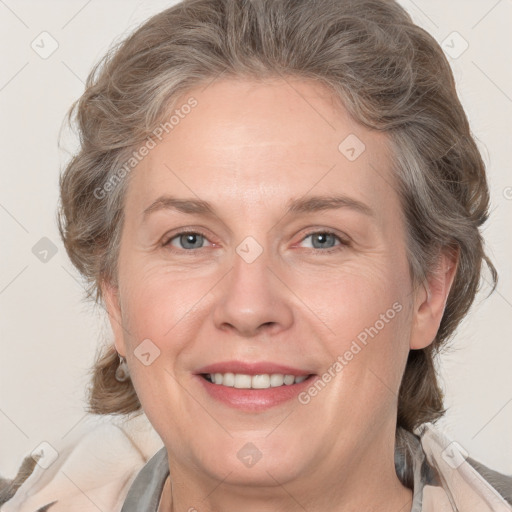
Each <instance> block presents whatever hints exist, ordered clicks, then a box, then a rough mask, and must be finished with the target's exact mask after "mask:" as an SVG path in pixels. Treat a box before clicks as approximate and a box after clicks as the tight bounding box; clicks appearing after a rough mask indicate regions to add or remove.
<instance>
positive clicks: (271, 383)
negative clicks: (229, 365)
mask: <svg viewBox="0 0 512 512" xmlns="http://www.w3.org/2000/svg"><path fill="white" fill-rule="evenodd" d="M203 377H204V378H205V379H206V380H208V381H209V382H211V383H212V384H217V385H218V386H226V387H230V388H236V389H268V388H277V387H281V386H291V385H293V384H300V383H301V382H304V381H305V380H306V379H307V378H308V375H290V374H283V373H272V374H268V373H266V374H260V375H248V374H244V373H230V372H227V373H207V374H203Z"/></svg>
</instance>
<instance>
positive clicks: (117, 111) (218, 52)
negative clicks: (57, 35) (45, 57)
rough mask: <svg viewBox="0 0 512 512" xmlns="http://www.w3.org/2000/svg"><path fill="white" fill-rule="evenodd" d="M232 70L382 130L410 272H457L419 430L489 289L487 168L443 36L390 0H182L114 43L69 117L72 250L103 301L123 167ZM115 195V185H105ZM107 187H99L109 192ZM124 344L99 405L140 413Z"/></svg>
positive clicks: (418, 377)
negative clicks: (286, 85)
mask: <svg viewBox="0 0 512 512" xmlns="http://www.w3.org/2000/svg"><path fill="white" fill-rule="evenodd" d="M221 75H222V76H223V78H230V77H231V78H233V79H240V78H242V79H243V78H248V79H252V80H263V79H265V78H285V77H293V78H299V79H304V80H315V81H316V82H318V83H320V84H324V85H326V86H327V87H329V88H330V90H331V91H332V92H333V94H334V97H335V98H338V99H339V100H340V102H341V104H343V105H344V106H345V108H346V109H347V110H348V111H349V113H350V114H351V115H352V117H353V118H354V119H355V120H356V121H357V122H359V123H361V124H362V125H364V126H366V127H368V128H371V129H374V130H379V131H381V132H385V133H386V135H387V137H388V140H389V146H390V149H391V151H392V155H393V161H394V173H395V175H396V182H397V183H398V193H399V195H400V200H401V204H402V208H403V212H404V216H405V219H406V229H407V233H406V236H407V248H408V249H407V250H408V261H409V267H410V273H411V277H412V279H413V282H414V283H422V282H424V281H425V279H426V277H427V276H428V275H429V274H430V273H431V272H433V271H434V267H435V263H436V260H437V257H438V255H439V253H440V251H441V250H444V249H448V248H449V249H456V250H457V251H458V257H459V260H458V266H457V270H456V275H455V279H454V282H453V285H452V288H451V291H450V294H449V296H448V300H447V303H446V308H445V312H444V315H443V317H442V321H441V324H440V327H439V331H438V332H437V335H436V338H435V340H434V342H433V343H432V344H431V345H430V346H428V347H427V348H425V349H422V350H412V351H411V352H410V354H409V358H408V361H407V365H406V368H405V372H404V375H403V380H402V384H401V387H400V392H399V398H398V420H397V424H398V427H402V428H404V429H406V430H409V431H412V430H413V429H414V428H415V427H417V426H418V425H420V424H421V423H424V422H426V421H435V420H436V419H437V418H439V417H440V416H441V415H442V414H443V413H444V409H443V395H442V391H441V389H440V386H439V384H438V380H437V376H436V370H435V356H436V354H437V353H438V352H439V349H440V348H441V347H442V346H443V345H444V344H445V343H446V342H447V340H448V339H449V338H450V337H451V336H452V335H453V333H454V331H455V329H456V327H457V325H458V324H459V322H460V321H461V320H462V318H463V317H464V316H465V315H466V313H467V312H468V310H469V308H470V306H471V304H472V302H473V300H474V297H475V294H476V292H477V291H478V289H479V286H480V278H481V270H482V266H483V263H485V264H487V266H488V269H489V270H490V273H491V279H492V282H493V284H494V287H493V290H494V288H495V287H496V283H497V272H496V269H495V268H494V266H493V264H492V262H491V261H490V259H489V258H488V256H487V255H486V253H485V250H484V243H483V239H482V236H481V233H480V227H481V226H482V224H483V223H484V222H485V221H486V220H487V218H488V207H489V191H488V185H487V181H486V175H485V166H484V163H483V161H482V158H481V155H480V153H479V151H478V148H477V146H476V143H475V141H474V139H473V137H472V135H471V132H470V127H469V124H468V120H467V118H466V115H465V112H464V110H463V108H462V105H461V103H460V101H459V99H458V96H457V92H456V87H455V82H454V79H453V75H452V72H451V69H450V66H449V64H448V62H447V59H446V58H445V56H444V54H443V51H442V50H441V48H440V46H439V45H438V43H437V42H436V41H435V39H434V38H433V37H432V36H430V35H429V34H428V33H427V32H425V31H424V30H423V29H421V28H420V27H418V26H417V25H415V24H414V23H413V22H412V20H411V18H410V17H409V15H408V14H407V12H406V11H405V10H404V9H403V8H402V7H400V6H399V5H398V4H397V3H396V2H394V1H391V0H250V1H249V0H185V1H182V2H180V3H178V4H177V5H174V6H173V7H171V8H169V9H167V10H165V11H163V12H161V13H159V14H157V15H155V16H153V17H152V18H150V19H149V20H148V21H146V22H145V23H143V24H142V25H141V26H140V27H139V28H137V29H136V30H135V31H134V32H133V33H132V34H131V35H129V36H128V37H126V38H125V39H123V40H122V41H120V42H118V43H117V44H115V45H114V46H113V47H112V48H111V49H110V50H109V51H108V52H107V54H106V55H105V56H104V57H103V58H102V59H101V60H100V61H99V62H98V63H97V64H96V65H95V66H94V68H93V69H92V71H91V72H90V74H89V76H88V78H87V82H86V87H85V92H84V93H83V95H82V96H81V97H80V98H79V99H78V100H77V101H76V102H75V103H74V104H73V106H72V107H71V109H70V111H69V112H68V116H67V120H68V122H69V123H71V124H74V125H76V127H77V130H78V133H79V137H80V149H79V151H78V153H77V154H76V155H75V156H74V157H73V158H72V159H71V160H70V162H69V163H68V165H67V167H66V168H65V169H64V171H63V173H62V174H61V177H60V194H61V196H60V197H61V203H60V205H59V212H58V225H59V230H60V234H61V237H62V240H63V242H64V245H65V247H66V250H67V253H68V255H69V257H70V259H71V261H72V262H73V264H74V265H75V266H76V268H77V269H78V271H79V272H80V273H81V274H82V275H83V276H84V277H85V279H86V281H87V296H88V298H90V299H94V300H95V301H96V302H97V303H101V302H102V300H103V298H102V296H101V289H100V286H99V284H100V282H101V281H102V280H106V281H110V282H112V283H116V282H117V277H116V276H117V267H116V263H117V257H118V252H119V241H120V235H121V229H122V224H123V198H124V195H125V191H126V187H127V186H128V183H129V181H130V180H129V177H130V175H129V173H128V172H126V169H125V172H124V174H126V177H125V178H123V179H121V180H119V179H118V177H119V172H120V169H122V166H123V164H124V163H125V162H127V161H128V160H129V159H130V158H131V157H132V156H133V153H134V150H137V148H140V147H141V145H142V144H143V143H144V141H147V140H148V137H150V136H151V133H152V132H153V131H154V129H155V127H157V126H159V125H160V124H161V123H163V122H165V121H166V119H167V117H168V115H169V112H170V111H171V110H172V109H173V108H174V107H176V101H177V100H178V98H180V97H183V95H184V94H186V92H187V91H189V90H190V89H191V88H193V87H196V86H198V85H200V84H205V83H208V82H211V81H212V80H214V79H216V78H218V77H219V76H221ZM106 190H107V191H108V193H104V192H105V191H106ZM98 191H100V192H98ZM117 365H118V356H117V353H116V351H115V348H114V346H113V345H110V346H108V347H107V350H106V351H104V352H102V353H99V354H98V356H97V361H96V362H95V366H94V368H93V370H92V373H93V376H92V385H91V388H90V390H89V411H90V412H93V413H96V414H112V413H123V414H125V413H131V412H135V411H140V409H141V404H140V402H139V400H138V398H137V395H136V393H135V390H134V388H133V386H132V384H131V382H130V381H129V380H128V381H126V382H118V381H117V380H116V379H115V369H116V367H117Z"/></svg>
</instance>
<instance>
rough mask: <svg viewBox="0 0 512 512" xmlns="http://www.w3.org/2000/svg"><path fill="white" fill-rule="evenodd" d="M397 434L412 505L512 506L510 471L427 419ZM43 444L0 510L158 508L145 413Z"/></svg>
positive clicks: (497, 510)
mask: <svg viewBox="0 0 512 512" xmlns="http://www.w3.org/2000/svg"><path fill="white" fill-rule="evenodd" d="M401 439H402V442H401V443H400V445H401V446H402V447H403V449H401V450H399V449H398V448H397V452H396V458H395V462H396V467H397V473H398V475H399V476H400V478H401V479H402V481H404V482H406V481H409V482H410V484H411V485H412V487H413V491H414V496H415V497H414V505H413V508H412V511H411V512H512V506H511V505H510V503H512V477H507V476H505V475H501V474H500V473H497V472H494V471H492V470H490V469H488V468H486V467H485V466H483V465H481V464H479V463H478V462H476V461H474V460H472V459H470V458H468V457H467V456H466V455H465V454H464V453H463V450H461V448H460V447H459V446H458V445H457V443H453V442H452V441H451V440H450V439H448V438H447V437H446V436H445V435H444V434H443V433H442V432H441V431H440V430H438V429H437V428H436V427H434V426H433V425H432V424H425V425H422V426H421V427H420V428H419V429H418V430H417V431H416V435H413V434H411V433H408V432H405V431H402V432H401ZM54 450H55V451H54ZM42 451H43V452H44V453H41V452H39V453H33V454H31V455H29V456H27V457H26V458H25V459H24V461H23V463H22V465H21V467H20V470H19V472H18V475H17V476H16V477H15V478H14V479H13V480H6V479H3V480H2V479H1V478H0V511H1V512H47V511H48V512H74V511H80V512H89V511H90V512H97V511H98V510H102V511H104V512H107V511H112V512H120V511H121V509H123V512H127V511H132V510H134V511H135V510H136V511H137V512H156V510H157V507H156V506H155V505H148V503H150V502H151V503H153V504H154V503H155V501H156V502H158V498H159V496H160V494H159V493H160V488H161V486H160V487H159V486H158V482H163V480H164V479H165V478H166V475H167V474H168V467H167V462H166V453H165V449H163V444H162V441H161V439H160V438H159V436H158V435H157V434H156V432H155V431H154V430H153V428H152V427H151V425H150V423H149V421H148V420H147V418H146V416H144V415H140V416H135V417H132V418H130V419H128V420H122V419H115V418H112V417H110V418H105V419H104V420H102V421H101V422H99V423H98V421H97V420H95V421H89V422H85V424H84V425H82V426H81V427H80V428H79V429H77V430H76V432H75V433H74V435H73V436H72V437H71V438H70V439H68V440H66V443H63V444H59V443H52V446H50V445H43V446H42ZM150 459H151V460H150ZM136 478H137V481H135V480H136ZM141 484H142V486H143V488H144V489H145V490H146V491H147V492H145V493H144V494H146V495H148V496H151V495H152V499H151V500H150V501H148V502H145V501H144V500H143V499H141V498H140V495H141V493H139V492H138V491H137V489H138V488H139V489H140V486H141ZM137 486H138V487H137ZM130 488H132V492H131V494H129V491H130ZM507 500H508V501H507ZM125 501H126V503H125ZM124 503H125V506H124V507H123V504H124Z"/></svg>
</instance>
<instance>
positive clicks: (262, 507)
mask: <svg viewBox="0 0 512 512" xmlns="http://www.w3.org/2000/svg"><path fill="white" fill-rule="evenodd" d="M394 441H395V440H394V431H393V436H392V439H389V436H388V439H383V438H382V436H378V437H377V438H376V439H374V442H373V443H368V444H367V445H365V447H364V449H363V450H359V451H357V453H356V452H354V453H352V454H351V456H350V460H346V461H344V462H343V463H341V464H340V463H339V460H328V461H323V462H322V464H321V465H318V466H317V467H314V468H309V469H308V471H307V473H306V474H305V475H304V476H303V477H301V478H297V479H295V480H294V481H291V480H290V481H288V482H278V481H276V480H275V479H274V480H272V478H271V477H270V476H269V483H268V485H267V486H261V485H258V486H250V485H244V486H242V485H239V484H232V483H229V475H228V477H227V478H226V479H225V480H223V481H214V480H213V479H211V478H208V477H206V478H201V477H200V476H199V477H198V474H197V472H195V471H188V470H187V468H185V467H181V466H176V465H175V464H174V466H171V465H169V467H172V468H173V471H172V472H171V474H172V476H171V477H170V478H169V479H168V480H167V481H166V483H165V486H164V490H163V493H162V497H161V501H160V503H161V505H160V507H159V509H158V512H213V511H218V510H222V511H223V512H238V511H239V510H244V511H246V512H267V511H268V512H271V511H272V512H273V511H275V510H281V511H283V512H304V510H307V511H308V512H324V511H325V510H330V511H333V512H356V511H357V512H359V511H360V510H366V511H379V512H409V511H410V510H411V507H412V497H413V493H412V491H411V490H410V489H408V488H406V487H404V486H403V485H402V483H401V482H400V480H399V478H398V477H397V475H396V471H395V466H394ZM390 448H391V449H390Z"/></svg>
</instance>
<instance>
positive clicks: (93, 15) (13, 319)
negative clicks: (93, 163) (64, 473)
mask: <svg viewBox="0 0 512 512" xmlns="http://www.w3.org/2000/svg"><path fill="white" fill-rule="evenodd" d="M172 4H173V2H170V1H162V0H158V1H155V0H152V1H141V0H123V1H112V0H110V1H105V0H101V1H100V0H90V1H85V0H80V1H78V0H72V1H70V0H67V1H64V0H62V1H49V0H47V1H41V0H31V1H23V0H18V1H15V0H0V30H1V33H2V40H3V44H2V51H1V53H2V66H1V68H0V109H1V113H2V116H1V124H0V126H1V133H0V140H1V144H2V145H1V147H2V152H1V176H2V182H1V183H2V186H1V188H0V226H1V243H2V249H1V255H2V260H1V261H2V264H1V265H0V308H1V320H0V321H1V324H0V336H1V358H0V440H1V441H0V475H2V476H4V477H12V476H14V473H15V471H16V469H17V468H18V466H19V463H20V462H21V459H22V458H23V456H25V455H27V454H29V453H30V452H31V451H32V450H33V449H34V448H35V447H36V446H37V445H39V444H40V443H41V442H42V441H49V442H50V443H52V444H58V443H59V442H60V441H62V440H63V439H65V438H66V436H67V435H69V433H70V432H72V431H73V430H74V429H76V428H77V426H78V425H80V424H81V423H82V422H84V421H86V420H87V419H86V418H85V414H84V401H83V400H84V389H85V386H86V384H87V381H88V375H87V371H88V369H89V367H90V365H91V363H92V360H93V356H94V353H95V350H96V347H97V346H98V343H100V342H105V341H108V340H109V339H110V328H109V326H108V323H107V321H106V318H105V314H104V313H103V311H102V310H101V309H99V308H97V309H95V308H94V307H92V306H91V305H90V304H87V303H85V302H84V301H83V300H82V298H83V287H82V282H81V280H80V277H79V276H78V274H77V272H76V271H75V270H74V269H73V267H72V266H71V264H70V262H69V260H68V258H67V256H66V254H65V251H64V248H63V246H62V244H61V242H60V239H59V236H58V231H57V228H56V223H55V210H56V205H57V200H58V188H57V183H58V175H59V171H60V170H61V169H62V168H63V166H64V164H65V162H66V161H67V159H68V158H69V153H70V152H72V151H73V150H74V148H75V147H76V141H75V140H74V139H73V138H71V137H69V136H65V138H64V139H63V141H64V147H65V149H66V150H67V151H64V150H60V149H59V148H58V146H57V141H58V134H59V130H60V127H61V123H62V120H63V118H64V115H65V112H66V110H67V109H68V107H69V106H70V105H71V103H72V102H73V101H74V100H75V99H77V98H78V97H79V96H80V94H81V93H82V91H83V88H84V82H85V78H86V76H87V74H88V72H89V70H90V69H91V67H92V65H93V64H94V63H95V62H96V61H97V60H98V59H99V58H100V57H101V56H102V55H103V54H104V53H105V51H106V50H107V48H108V47H109V46H110V45H111V43H112V42H113V41H114V40H117V39H119V38H122V37H123V35H126V33H127V32H129V31H131V30H133V29H134V28H135V27H136V26H137V25H138V24H139V23H140V22H141V21H143V20H145V19H146V18H147V17H149V16H150V15H152V14H154V13H156V12H159V11H160V10H162V9H164V8H165V7H168V6H170V5H172ZM401 4H402V5H403V6H404V7H405V8H406V9H407V10H408V11H409V12H410V13H411V15H412V17H413V19H414V20H415V21H416V23H418V24H419V25H421V26H422V27H424V28H425V29H426V30H427V31H429V32H430V33H431V34H432V35H433V36H434V37H435V38H436V39H437V40H438V41H439V42H440V43H442V45H443V48H444V49H445V51H446V52H447V53H448V54H450V55H451V56H450V57H449V59H450V61H451V64H452V67H453V70H454V73H455V78H456V81H457V84H458V91H459V94H460V97H461V100H462V102H463V104H464V106H465V108H466V111H467V113H468V115H469V118H470V122H471V126H472V129H473V132H474V134H475V136H476V138H477V139H478V141H479V145H480V148H481V150H482V152H483V155H484V159H485V161H486V163H487V165H488V172H489V181H490V187H491V194H492V213H491V218H490V221H489V222H488V224H487V226H486V228H485V230H484V236H485V239H486V242H487V246H488V249H489V253H490V255H491V257H492V258H493V260H494V262H495V265H496V267H497V269H498V271H499V274H500V284H499V286H498V290H497V291H496V292H495V293H494V294H493V295H492V296H491V297H489V298H488V299H486V300H484V299H485V296H486V294H487V292H488V290H489V287H488V285H485V283H484V286H483V289H482V292H481V293H480V295H479V296H478V298H477V300H476V303H475V305H474V307H473V309H472V312H471V313H470V315H469V317H468V318H467V319H466V321H465V322H464V323H463V325H462V326H461V327H460V329H459V331H458V334H457V336H456V337H455V339H454V341H453V342H452V348H451V350H450V352H449V353H447V354H446V355H444V356H443V358H442V360H441V371H442V382H443V387H444V389H445V391H446V404H447V406H448V414H447V416H446V418H445V419H444V420H443V421H442V422H441V425H442V427H443V429H444V430H445V432H446V433H447V434H448V435H449V436H450V437H452V438H453V439H455V440H456V441H458V442H459V443H460V444H461V445H462V446H463V447H464V448H465V450H467V451H468V452H469V454H470V455H471V456H473V457H474V458H476V459H479V460H481V461H482V462H484V463H486V464H488V465H490V466H491V467H493V468H495V469H497V470H500V471H503V472H508V473H512V339H511V326H512V321H511V319H512V276H511V273H510V260H511V256H512V242H511V238H512V236H511V220H512V174H511V172H510V171H511V161H512V151H511V140H510V133H511V130H510V118H511V115H512V85H511V78H512V75H511V66H510V51H511V50H512V31H511V29H510V20H511V19H512V1H511V0H500V1H496V0H457V1H455V0H450V2H446V1H441V0H415V1H412V0H401ZM44 31H46V32H48V34H49V36H48V35H42V36H41V33H42V32H44ZM454 32H457V34H454ZM42 37H44V38H45V39H44V41H45V42H44V44H43V43H40V41H41V38H42ZM33 41H35V43H34V46H36V48H38V50H37V51H36V50H35V49H34V48H33V47H32V46H31V45H32V44H33ZM38 41H39V43H38ZM443 41H444V42H443ZM37 44H39V47H37ZM52 44H53V45H58V47H57V48H56V50H55V51H54V52H53V53H52V54H51V55H49V56H47V55H43V56H41V53H43V54H44V52H45V51H46V52H49V51H50V50H51V49H52ZM42 46H44V48H42ZM466 46H467V48H466ZM43 57H46V58H43ZM45 237H46V238H47V239H48V240H46V239H45ZM42 239H43V240H42ZM52 247H54V252H55V254H53V253H52V250H51V249H52ZM44 250H49V252H48V253H47V254H46V255H45V256H44V257H43V256H42V255H41V251H44ZM34 253H36V254H34ZM37 254H39V256H40V257H43V260H44V258H46V261H41V259H40V257H37ZM484 277H485V278H486V279H487V280H488V279H489V277H488V275H487V274H485V275H484Z"/></svg>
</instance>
